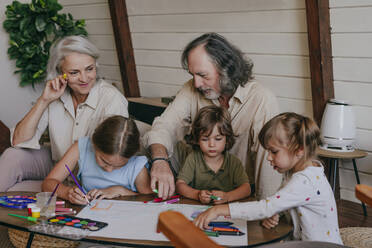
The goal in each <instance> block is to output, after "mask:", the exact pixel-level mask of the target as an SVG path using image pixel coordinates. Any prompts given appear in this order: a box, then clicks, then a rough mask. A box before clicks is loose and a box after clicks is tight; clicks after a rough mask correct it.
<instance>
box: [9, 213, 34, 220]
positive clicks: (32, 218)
mask: <svg viewBox="0 0 372 248" xmlns="http://www.w3.org/2000/svg"><path fill="white" fill-rule="evenodd" d="M8 215H10V216H14V217H18V218H23V219H26V220H28V221H33V222H37V218H35V217H30V216H23V215H18V214H8Z"/></svg>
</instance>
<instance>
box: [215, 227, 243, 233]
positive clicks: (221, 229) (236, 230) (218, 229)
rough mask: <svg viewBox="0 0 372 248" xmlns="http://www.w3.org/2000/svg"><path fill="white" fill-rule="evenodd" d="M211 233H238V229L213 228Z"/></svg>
mask: <svg viewBox="0 0 372 248" xmlns="http://www.w3.org/2000/svg"><path fill="white" fill-rule="evenodd" d="M212 231H214V232H216V231H224V232H239V229H237V228H236V227H234V228H233V227H213V229H212Z"/></svg>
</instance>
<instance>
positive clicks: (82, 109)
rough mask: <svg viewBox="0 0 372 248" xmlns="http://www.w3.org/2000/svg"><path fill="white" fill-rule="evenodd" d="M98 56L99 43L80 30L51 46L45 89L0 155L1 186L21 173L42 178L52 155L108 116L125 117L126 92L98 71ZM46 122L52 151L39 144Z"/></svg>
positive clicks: (22, 176) (60, 153) (19, 178)
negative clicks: (10, 146) (80, 34)
mask: <svg viewBox="0 0 372 248" xmlns="http://www.w3.org/2000/svg"><path fill="white" fill-rule="evenodd" d="M98 57H99V54H98V49H97V48H96V47H95V46H94V45H93V44H92V43H91V42H90V41H89V40H88V39H86V38H84V37H81V36H68V37H65V38H63V39H62V40H60V41H58V42H57V43H56V44H55V45H54V46H53V47H52V48H51V52H50V59H49V62H48V68H47V83H46V86H45V89H44V91H43V93H42V95H41V96H40V97H39V98H38V99H37V101H36V104H35V105H34V106H33V107H32V108H31V110H30V111H29V112H28V113H27V114H26V116H25V117H24V118H23V119H22V120H21V121H20V122H19V123H18V124H17V125H16V127H15V129H13V130H12V135H11V142H12V146H13V148H9V149H7V150H6V151H5V152H4V153H3V155H2V156H1V157H0V191H7V190H8V189H9V188H10V187H12V186H13V185H14V184H15V183H17V182H19V181H22V180H25V179H32V180H39V179H43V178H44V177H45V176H47V175H48V173H49V171H50V170H51V169H52V166H53V164H54V162H53V161H58V160H60V159H61V157H62V156H63V155H64V153H65V152H66V151H67V149H68V148H69V147H70V146H71V145H72V144H73V143H74V142H75V141H77V140H78V139H79V138H80V137H82V136H89V135H91V134H92V133H93V131H94V129H95V128H96V126H97V125H98V124H99V123H100V122H101V121H102V120H104V119H105V118H106V117H108V116H110V115H122V116H124V117H128V102H127V100H126V99H125V97H124V96H123V95H122V94H121V93H120V92H119V91H118V90H117V89H116V88H115V87H113V86H112V85H110V84H108V83H107V82H105V81H104V80H103V79H99V77H98V76H97V69H98V64H97V59H98ZM47 127H48V130H49V136H50V144H51V147H50V148H51V151H50V150H49V149H47V148H45V147H42V148H41V147H40V145H39V140H40V137H41V135H42V134H43V133H44V131H45V129H46V128H47Z"/></svg>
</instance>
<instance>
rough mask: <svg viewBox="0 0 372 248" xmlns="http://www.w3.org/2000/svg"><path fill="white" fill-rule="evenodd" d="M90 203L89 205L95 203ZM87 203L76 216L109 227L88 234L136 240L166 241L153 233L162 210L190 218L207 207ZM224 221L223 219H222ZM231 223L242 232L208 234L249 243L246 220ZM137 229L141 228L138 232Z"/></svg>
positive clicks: (233, 242)
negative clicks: (223, 234) (103, 223)
mask: <svg viewBox="0 0 372 248" xmlns="http://www.w3.org/2000/svg"><path fill="white" fill-rule="evenodd" d="M94 205H95V203H93V205H92V206H94ZM92 206H86V207H85V208H84V209H83V210H82V211H80V213H79V214H78V215H77V216H78V217H80V218H89V219H92V220H97V221H103V222H107V223H108V226H107V227H105V228H103V229H102V230H100V231H96V232H91V235H94V236H98V237H108V238H122V239H139V240H155V241H166V240H168V239H167V238H166V237H165V236H164V235H163V234H162V233H157V232H156V225H157V222H158V216H159V214H160V213H161V212H163V211H167V210H174V211H178V212H181V213H182V214H183V215H185V216H186V218H189V219H190V220H191V219H192V218H191V215H192V214H193V213H194V212H196V211H203V210H205V209H207V206H199V205H188V204H164V203H143V202H133V201H118V200H102V201H100V202H99V203H98V205H97V206H96V207H95V208H94V207H93V208H92ZM222 219H223V220H226V219H224V218H222ZM228 221H231V222H234V226H236V227H238V228H239V229H240V230H241V231H242V232H244V233H245V235H242V236H222V235H221V236H219V237H211V238H212V239H213V240H214V241H216V242H217V243H218V244H220V245H229V246H242V245H248V238H247V224H246V223H247V222H246V221H245V220H238V219H236V220H235V219H234V220H231V219H228ZM139 230H140V231H139Z"/></svg>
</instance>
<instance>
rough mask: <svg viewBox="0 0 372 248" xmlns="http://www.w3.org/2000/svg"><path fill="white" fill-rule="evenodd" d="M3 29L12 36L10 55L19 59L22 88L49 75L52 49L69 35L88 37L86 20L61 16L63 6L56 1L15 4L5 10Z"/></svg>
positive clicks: (43, 0) (18, 67) (18, 68)
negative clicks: (50, 49)
mask: <svg viewBox="0 0 372 248" xmlns="http://www.w3.org/2000/svg"><path fill="white" fill-rule="evenodd" d="M6 8H7V9H6V11H5V14H6V19H5V21H4V23H3V27H4V29H5V30H6V31H7V32H8V33H9V45H10V47H9V49H8V55H9V58H10V59H15V60H16V67H17V70H16V71H15V73H20V78H21V81H20V85H21V86H26V85H32V86H33V87H34V84H35V83H38V82H42V81H43V80H44V79H45V76H46V66H47V63H48V59H49V48H50V47H51V45H52V44H53V42H54V41H55V40H57V39H59V38H61V37H64V36H67V35H87V31H86V30H85V21H84V20H76V21H75V20H74V19H73V17H72V15H71V14H58V11H60V10H61V9H62V8H63V7H62V6H61V5H60V4H59V3H58V2H57V0H32V2H31V3H20V2H18V1H13V2H12V4H10V5H8V6H7V7H6Z"/></svg>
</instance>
